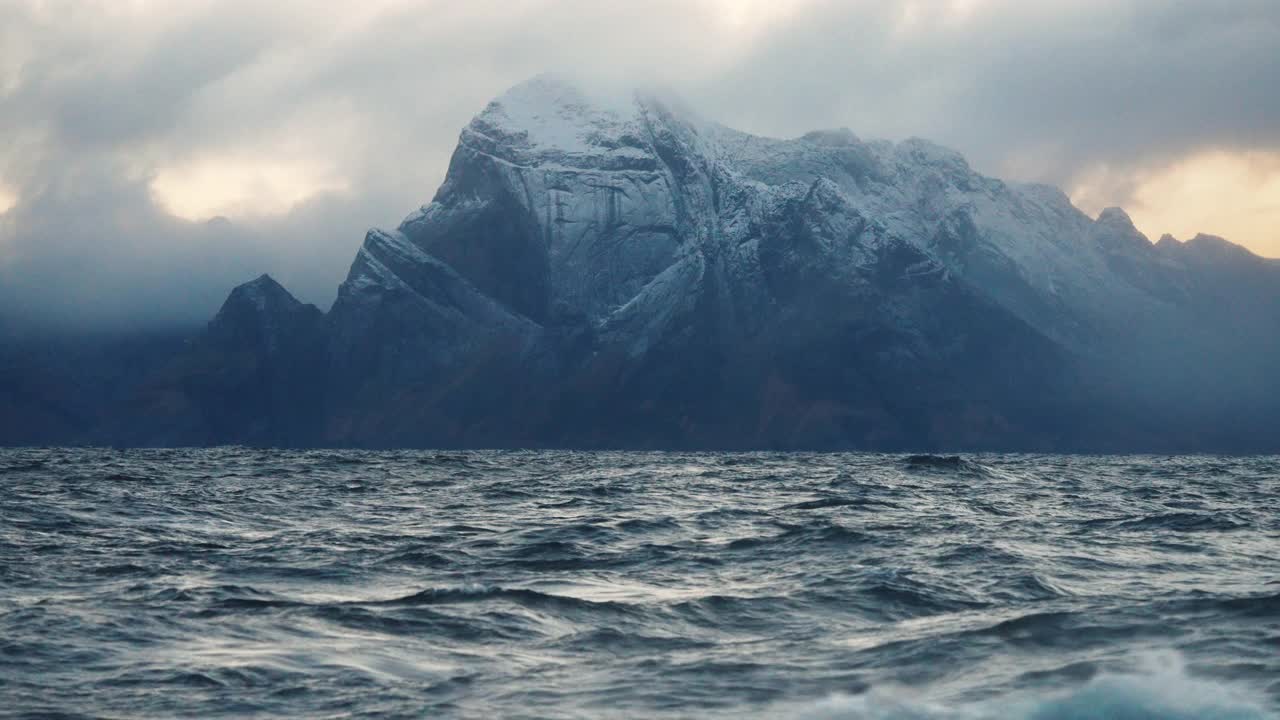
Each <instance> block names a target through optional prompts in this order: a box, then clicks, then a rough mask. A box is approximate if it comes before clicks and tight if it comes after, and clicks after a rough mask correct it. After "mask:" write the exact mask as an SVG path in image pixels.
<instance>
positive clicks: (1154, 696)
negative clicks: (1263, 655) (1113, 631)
mask: <svg viewBox="0 0 1280 720" xmlns="http://www.w3.org/2000/svg"><path fill="white" fill-rule="evenodd" d="M1143 665H1144V666H1145V667H1144V668H1143V669H1142V670H1141V671H1139V672H1134V673H1128V674H1110V675H1098V676H1096V677H1094V678H1093V679H1092V680H1090V681H1089V682H1087V683H1085V684H1083V685H1081V686H1080V687H1078V688H1076V689H1075V690H1072V691H1068V692H1062V693H1053V694H1049V695H1044V696H1041V697H1030V698H1028V697H996V698H990V699H986V700H982V701H976V702H971V703H966V704H959V705H956V704H947V703H940V702H939V703H934V702H929V701H927V700H922V699H920V698H919V697H918V696H914V697H913V693H909V692H906V691H904V690H875V689H873V690H872V691H870V692H867V693H864V694H862V695H858V696H852V697H850V696H835V697H831V698H828V699H826V700H822V701H820V702H817V703H815V704H813V705H811V706H809V707H805V708H799V709H796V710H795V711H794V712H790V713H786V715H788V716H791V717H794V718H796V719H797V720H1277V718H1278V717H1280V716H1277V715H1276V714H1275V713H1273V712H1269V711H1268V710H1266V709H1265V707H1266V704H1265V702H1264V701H1263V700H1261V699H1260V698H1258V697H1255V692H1254V691H1252V690H1251V689H1248V688H1242V687H1238V686H1233V685H1228V684H1225V683H1220V682H1214V681H1210V680H1207V679H1203V678H1198V677H1195V676H1192V675H1190V674H1188V673H1187V671H1186V670H1185V668H1184V667H1183V665H1182V663H1181V661H1179V660H1177V659H1176V658H1173V657H1171V656H1161V657H1158V658H1155V659H1150V658H1149V659H1146V660H1144V662H1143Z"/></svg>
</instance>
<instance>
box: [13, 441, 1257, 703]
mask: <svg viewBox="0 0 1280 720" xmlns="http://www.w3.org/2000/svg"><path fill="white" fill-rule="evenodd" d="M0 716H4V717H32V718H35V717H42V718H267V717H273V718H274V717H291V718H292V717H303V718H453V717H457V718H485V719H494V718H826V719H831V718H874V719H883V720H891V719H901V720H908V719H913V720H921V719H928V720H932V719H952V718H955V719H961V718H967V719H975V720H987V719H992V720H994V719H996V718H1000V719H1013V720H1085V719H1087V718H1105V719H1110V720H1158V719H1165V718H1176V719H1186V720H1191V719H1193V718H1220V719H1226V720H1253V719H1258V718H1280V458H1277V457H1216V456H1204V457H1200V456H1197V457H1157V456H1123V457H1121V456H1112V457H1100V456H1064V455H959V456H948V455H885V454H796V453H768V452H765V453H742V454H725V453H670V452H652V453H650V452H558V451H557V452H546V451H477V452H423V451H413V452H407V451H406V452H357V451H345V450H344V451H334V450H316V451H281V450H258V449H246V448H215V449H179V450H115V449H83V448H63V449H59V448H47V449H10V450H0Z"/></svg>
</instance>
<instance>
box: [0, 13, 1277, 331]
mask: <svg viewBox="0 0 1280 720" xmlns="http://www.w3.org/2000/svg"><path fill="white" fill-rule="evenodd" d="M777 7H778V6H777V5H776V4H774V3H766V2H754V3H752V2H749V3H747V4H746V5H742V4H734V3H731V2H728V0H725V2H722V3H715V2H711V1H710V0H708V2H705V3H702V4H695V3H690V2H673V1H672V2H657V3H647V4H640V3H634V4H632V3H626V4H623V3H595V2H592V3H587V2H526V3H505V2H504V3H496V2H492V3H491V2H478V3H465V4H464V3H448V2H416V3H415V2H388V3H385V4H384V5H382V6H380V5H378V4H376V3H372V4H371V3H369V2H361V3H354V2H353V3H349V4H345V5H344V4H328V5H324V6H318V5H316V4H313V3H293V4H290V3H284V4H279V3H260V2H259V3H251V2H239V1H234V0H233V1H229V2H217V3H213V2H203V3H199V2H193V3H160V2H150V3H147V2H137V1H136V0H135V1H134V2H132V3H126V2H123V0H122V2H119V3H103V4H98V5H94V4H89V3H85V2H76V3H61V2H43V3H35V2H27V1H26V0H11V1H10V2H9V3H5V4H3V5H0V41H2V42H0V45H3V47H2V48H0V133H2V134H3V137H5V138H6V141H5V143H4V144H3V146H0V190H4V189H7V190H8V191H10V192H11V193H12V194H14V195H16V196H17V198H18V204H17V205H16V206H15V207H14V208H13V209H12V210H10V211H9V212H8V213H6V214H5V215H3V216H0V304H3V308H4V309H3V310H0V312H6V311H7V313H8V314H10V315H14V314H17V315H20V316H22V317H25V318H28V319H31V318H40V319H47V320H50V321H56V322H61V323H79V324H98V325H103V324H123V325H129V324H145V323H154V322H158V321H165V322H175V321H195V320H202V319H204V318H206V317H207V316H208V314H209V313H211V312H212V311H213V310H215V309H216V307H217V303H218V301H219V300H220V298H221V297H222V296H223V295H224V294H225V292H226V290H227V289H228V287H229V286H230V285H231V284H234V283H235V282H238V281H240V280H244V279H248V278H250V277H253V276H255V275H257V274H258V273H259V272H262V271H270V272H272V273H273V274H275V275H277V277H279V278H280V279H281V280H282V281H284V282H285V283H286V284H287V285H288V286H289V287H291V288H292V289H294V290H295V291H297V292H298V294H299V295H300V296H302V297H303V299H306V300H310V301H315V302H318V303H320V304H322V305H324V304H326V303H327V302H328V301H330V300H331V299H332V296H333V290H334V287H335V286H336V283H337V282H338V281H340V279H341V278H342V276H343V275H344V273H345V271H346V267H347V265H348V264H349V262H350V260H351V257H352V255H353V253H354V251H355V248H356V247H357V246H358V244H359V242H360V240H361V238H362V236H363V231H364V229H365V228H366V227H368V226H370V225H393V224H395V223H396V222H397V220H398V219H399V218H400V217H401V216H403V215H404V214H405V213H407V212H408V211H409V210H411V209H413V208H414V207H416V206H417V205H419V204H421V203H423V202H426V201H428V200H429V199H430V197H431V195H432V194H433V193H434V190H435V187H436V185H437V184H438V183H439V181H440V180H441V178H442V175H443V172H444V169H445V166H446V163H447V161H448V157H449V154H450V152H451V151H452V148H453V144H454V143H455V142H456V138H457V134H458V131H459V129H460V128H461V126H462V125H463V124H465V123H466V121H467V120H468V118H469V117H470V116H471V115H472V114H474V113H475V112H476V111H478V110H479V109H480V108H482V107H483V106H484V104H485V102H486V101H487V100H488V99H490V98H491V97H492V96H494V95H495V94H497V93H499V92H501V91H502V90H503V89H504V88H505V87H507V86H509V85H511V84H513V83H515V82H518V81H520V80H522V79H524V78H526V77H528V76H530V75H533V74H536V73H537V72H540V71H543V70H568V71H570V72H575V73H577V74H579V75H587V76H591V77H594V78H597V79H599V80H601V81H607V82H614V83H624V82H626V83H631V82H634V83H660V84H666V85H670V86H673V87H674V88H675V89H676V90H677V91H679V92H681V93H682V94H684V95H685V96H687V97H688V98H689V99H690V100H691V101H692V102H693V104H694V105H695V106H697V107H699V108H700V109H701V110H702V112H703V113H704V114H705V115H707V116H708V117H711V118H714V119H718V120H720V121H722V122H725V123H726V124H729V125H735V126H739V127H742V128H744V129H748V130H752V131H756V132H763V133H768V134H775V135H796V134H799V133H801V132H804V131H805V130H808V129H811V128H814V127H829V126H849V127H851V128H852V129H853V130H854V131H855V132H857V133H858V134H860V135H862V136H864V137H890V138H902V137H907V136H911V135H920V136H925V137H931V138H933V139H936V140H938V141H940V142H943V143H945V144H949V145H952V146H954V147H956V148H958V149H960V150H962V151H963V152H965V153H966V154H968V155H969V156H970V157H971V159H972V160H973V161H974V164H975V165H976V166H978V167H979V168H981V169H983V170H986V171H989V172H993V173H1002V174H1012V175H1013V176H1015V177H1018V178H1021V179H1030V180H1042V181H1049V182H1055V183H1059V184H1070V183H1072V182H1073V181H1074V180H1075V179H1076V178H1077V177H1078V176H1079V175H1080V174H1081V173H1083V172H1085V171H1087V170H1088V169H1089V168H1091V167H1093V166H1096V165H1098V164H1099V163H1107V164H1109V165H1111V166H1113V167H1118V168H1121V169H1125V168H1128V169H1131V170H1137V169H1141V168H1152V167H1159V166H1161V165H1162V164H1168V163H1170V162H1172V161H1174V160H1176V159H1177V158H1179V157H1182V156H1184V155H1186V154H1188V153H1190V152H1193V151H1195V150H1197V149H1203V148H1228V149H1245V148H1248V149H1267V150H1272V149H1276V148H1280V53H1277V52H1276V48H1277V47H1280V4H1277V3H1275V2H1270V1H1268V2H1262V1H1255V0H1242V1H1240V2H1233V3H1208V2H1205V3H1177V4H1175V3H1168V2H1157V1H1156V0H1131V1H1129V2H1107V3H1102V2H1083V3H1080V2H1043V3H1025V2H1019V3H1014V2H1003V1H1001V0H987V1H986V2H983V1H982V0H970V2H967V3H964V2H941V1H940V2H905V1H904V2H896V3H895V2H858V3H853V2H825V3H824V2H808V3H801V4H800V5H798V6H797V7H796V8H794V9H792V10H789V11H778V10H777ZM913 8H914V10H913ZM219 158H230V160H228V162H262V163H266V164H271V163H284V164H288V163H295V164H296V163H298V162H300V161H301V160H305V161H307V162H306V163H303V164H304V165H308V166H311V165H314V166H317V167H323V168H324V169H325V170H326V172H328V173H330V174H333V175H334V176H336V177H337V178H338V179H339V180H341V185H342V187H343V188H345V189H342V190H329V191H325V192H319V193H318V194H313V195H312V196H311V197H309V198H307V199H305V200H304V201H303V202H301V203H300V204H298V205H296V206H294V207H292V209H290V210H287V211H281V209H280V208H272V209H270V211H262V212H256V213H255V212H246V213H244V214H243V216H235V217H232V222H231V223H223V222H218V223H213V224H208V223H204V222H191V221H187V220H183V219H179V218H177V217H174V216H172V215H171V214H170V213H169V212H168V211H167V210H166V209H165V206H164V205H163V204H161V203H160V202H159V201H158V199H157V194H156V193H155V192H154V187H153V181H154V180H155V179H156V178H157V177H161V176H163V174H164V173H166V172H172V171H173V170H174V169H175V168H184V167H193V166H199V164H200V163H202V162H210V161H211V159H212V160H218V159H219ZM1112 176H1113V177H1120V178H1124V177H1126V173H1124V172H1120V173H1113V174H1112ZM1123 184H1124V183H1123V180H1122V181H1120V182H1118V183H1117V187H1116V188H1114V189H1111V190H1109V192H1111V193H1112V194H1113V195H1114V197H1115V202H1123V201H1124V200H1125V199H1126V198H1125V194H1126V192H1127V190H1126V188H1125V187H1123Z"/></svg>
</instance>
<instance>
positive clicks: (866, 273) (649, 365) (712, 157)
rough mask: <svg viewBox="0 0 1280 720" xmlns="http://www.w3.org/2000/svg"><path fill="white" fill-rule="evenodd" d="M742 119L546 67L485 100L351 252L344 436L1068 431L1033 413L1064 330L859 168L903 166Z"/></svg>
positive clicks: (339, 351)
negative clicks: (699, 113)
mask: <svg viewBox="0 0 1280 720" xmlns="http://www.w3.org/2000/svg"><path fill="white" fill-rule="evenodd" d="M748 139H749V138H748V136H742V135H741V134H737V133H734V132H733V131H730V130H728V129H725V128H721V127H719V126H715V125H711V124H708V123H705V122H703V121H701V120H700V119H698V118H697V117H696V116H694V115H692V114H691V113H689V112H687V111H685V110H682V109H679V107H678V106H677V105H675V104H673V103H670V102H667V101H664V100H662V99H659V98H656V97H652V96H646V95H636V96H633V97H630V98H627V99H625V100H623V101H621V102H613V103H602V104H596V103H594V102H593V101H590V100H588V99H587V98H586V97H585V96H584V95H583V94H582V93H581V92H580V91H578V90H576V89H574V88H573V87H570V86H567V85H565V84H563V83H560V82H558V81H556V80H553V79H549V78H539V79H536V80H534V81H531V82H529V83H526V84H524V85H522V86H519V87H517V88H515V89H513V90H512V91H511V92H510V93H508V94H507V95H505V96H503V97H502V98H499V99H498V100H496V101H495V102H494V103H492V104H490V106H489V107H488V108H486V109H485V111H484V112H482V113H481V114H480V115H479V116H477V118H476V119H475V120H474V121H473V122H472V123H471V124H470V125H469V126H468V127H467V128H466V129H465V130H464V131H463V133H462V136H461V139H460V142H459V146H458V149H457V151H456V152H455V154H454V157H453V160H452V162H451V164H450V169H449V173H448V177H447V179H446V181H445V183H444V185H443V186H442V187H441V189H440V191H439V192H438V193H437V196H436V198H435V200H434V201H433V202H432V203H431V204H430V205H428V206H426V207H424V208H423V209H422V210H420V211H418V212H416V213H414V214H413V215H411V216H410V217H408V218H407V219H406V220H405V221H404V222H403V223H402V224H401V225H400V227H399V228H398V229H397V230H396V231H389V232H385V231H373V232H371V233H370V234H369V236H368V237H367V238H366V241H365V243H364V246H363V247H362V249H361V251H360V253H359V255H358V257H357V259H356V262H355V263H354V264H353V266H352V269H351V273H350V274H349V276H348V279H347V281H346V283H344V285H343V287H342V289H341V291H340V293H339V298H338V301H337V302H336V303H335V306H334V309H333V311H332V313H331V317H330V327H331V333H330V355H331V358H332V360H331V377H330V380H331V387H333V388H335V391H334V396H333V398H332V401H331V406H330V410H331V416H330V419H329V422H330V425H329V427H328V433H329V435H328V440H329V441H332V442H352V443H357V444H367V443H375V444H376V443H380V442H391V443H392V444H403V443H410V444H431V443H433V442H443V443H446V444H455V443H458V444H510V443H513V442H521V443H527V444H581V445H639V446H738V447H758V446H805V445H810V446H812V445H818V446H833V447H834V446H848V445H883V446H909V445H911V444H913V443H916V444H921V443H923V444H929V443H933V444H940V443H952V444H957V443H959V444H981V443H982V442H983V440H984V438H986V439H991V438H996V437H998V438H1000V439H1001V440H1002V441H1007V442H1017V443H1022V444H1028V445H1035V444H1044V445H1047V444H1051V443H1052V442H1053V436H1054V434H1055V433H1056V432H1058V430H1057V429H1056V428H1054V427H1050V426H1049V425H1046V424H1044V423H1037V422H1032V421H1031V420H1030V416H1031V415H1036V416H1037V417H1038V416H1040V415H1042V414H1043V408H1048V407H1053V406H1055V401H1056V400H1055V399H1056V398H1057V397H1058V395H1059V394H1060V393H1061V391H1062V386H1063V384H1064V382H1065V380H1064V378H1069V377H1070V366H1071V359H1070V357H1069V354H1068V353H1067V352H1065V350H1064V348H1061V347H1059V346H1057V345H1055V343H1054V342H1053V341H1052V340H1050V339H1049V338H1047V337H1045V336H1044V335H1043V334H1041V333H1038V332H1036V331H1035V330H1034V329H1033V328H1032V327H1031V326H1029V325H1028V324H1027V322H1026V320H1025V319H1023V318H1022V317H1019V315H1018V314H1016V313H1013V312H1010V311H1009V310H1008V309H1007V308H1005V307H1002V306H1001V305H1000V304H999V303H997V302H993V301H992V300H991V298H990V297H989V295H994V294H995V293H983V292H978V291H976V290H975V289H974V288H973V287H971V286H969V285H966V284H965V283H963V282H962V281H961V279H960V278H959V277H957V276H956V275H955V273H954V272H953V267H952V266H951V265H948V264H947V263H946V262H944V260H945V259H946V257H947V256H942V254H941V253H934V252H931V248H930V247H927V246H924V247H922V246H920V245H917V244H915V243H913V242H911V241H910V240H909V238H908V235H907V233H908V232H909V231H913V230H914V227H911V228H908V227H907V226H906V225H904V223H903V222H902V221H899V220H894V219H892V218H890V220H889V221H886V220H884V219H883V218H878V217H874V216H873V215H872V213H874V212H881V211H882V209H881V208H880V207H879V206H877V205H875V204H874V203H870V202H868V201H867V197H870V195H867V194H866V193H863V192H862V191H861V190H859V192H858V193H852V192H850V190H851V189H857V188H858V182H864V183H870V182H872V181H873V180H872V179H871V178H872V176H874V178H875V180H874V181H875V182H880V183H893V182H897V181H899V180H900V179H901V176H903V175H904V174H906V170H904V169H902V168H900V167H890V166H889V162H888V160H886V158H885V157H883V155H884V154H885V153H886V152H888V151H887V150H885V149H884V148H879V147H875V148H870V149H868V147H867V146H863V145H862V144H860V143H859V142H858V141H857V140H856V138H853V137H852V135H851V134H850V133H847V132H844V133H840V132H828V133H818V134H812V135H810V136H806V138H804V139H801V140H799V141H793V142H791V143H781V144H778V146H777V147H773V148H770V149H766V150H764V151H759V150H758V149H757V150H750V149H744V144H745V143H747V141H748ZM760 142H762V143H765V142H768V143H773V142H774V141H764V140H760ZM921 147H922V148H926V149H927V151H928V152H929V153H934V154H938V153H940V151H938V150H936V149H934V148H932V146H927V147H926V146H923V145H921ZM914 152H922V151H914ZM789 153H794V154H798V155H799V156H800V157H799V159H795V160H792V159H789V158H788V154H789ZM930 157H932V156H930ZM941 157H942V158H943V160H944V162H943V166H942V167H941V169H940V170H939V171H938V172H940V173H942V174H945V175H947V176H948V177H951V176H955V177H958V178H959V179H958V180H957V181H958V182H962V183H972V182H973V180H972V178H971V177H970V175H971V173H969V171H968V169H967V166H966V165H964V164H963V161H962V160H958V158H957V157H956V156H952V155H946V154H942V155H941ZM766 158H767V159H770V160H771V162H770V163H768V164H766V163H765V159H766ZM895 162H896V161H895ZM921 162H923V161H921ZM819 171H826V172H819ZM833 176H834V177H835V179H833ZM921 182H922V184H924V185H926V186H927V185H929V183H928V182H926V181H921ZM859 193H861V194H859ZM903 202H906V203H908V204H912V205H913V206H915V205H918V204H919V203H920V202H922V201H920V200H918V199H916V198H911V199H909V200H904V201H903ZM936 204H939V205H940V207H939V208H938V209H937V210H936V211H935V212H936V214H937V215H938V222H939V223H940V224H941V223H942V222H944V221H946V220H947V219H948V217H949V216H950V217H952V218H953V220H954V222H956V223H959V224H961V225H963V224H964V223H966V222H967V223H968V225H969V226H970V227H971V226H972V224H973V223H972V220H971V218H970V217H969V216H968V215H963V214H960V215H958V216H957V214H956V213H953V212H951V210H950V209H949V208H943V207H941V204H942V202H941V201H940V200H939V201H937V203H936ZM904 211H905V210H904ZM882 214H883V213H882ZM957 217H958V219H956V218H957ZM935 231H936V229H935ZM969 233H970V236H966V237H962V238H959V239H958V240H957V242H958V243H959V242H965V241H968V242H972V241H973V237H972V234H973V232H972V230H969ZM935 234H936V232H935ZM958 252H963V253H965V254H966V256H967V257H972V256H974V255H975V254H978V253H980V252H981V251H980V250H975V249H973V248H971V247H967V246H966V247H962V248H959V249H958ZM957 267H958V265H957ZM1025 292H1027V293H1030V292H1031V290H1029V289H1028V290H1026V291H1025ZM1010 359H1017V361H1016V362H1015V363H1014V364H1015V365H1017V366H1016V367H1010V362H1009V360H1010ZM495 388H496V389H500V390H501V392H500V393H499V394H497V395H496V396H495V394H494V392H493V390H494V389H495ZM1028 393H1030V394H1031V395H1030V396H1034V397H1038V398H1040V399H1041V401H1042V402H1041V407H1040V409H1035V408H1030V407H1029V406H1028V404H1027V403H1026V402H1025V400H1024V399H1025V398H1026V397H1028ZM388 408H395V410H394V411H390V412H388ZM962 416H963V417H968V418H969V420H968V421H961V420H959V419H958V418H960V417H962ZM534 419H536V421H535V420H534Z"/></svg>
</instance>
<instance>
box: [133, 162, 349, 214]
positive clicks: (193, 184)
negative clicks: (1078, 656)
mask: <svg viewBox="0 0 1280 720" xmlns="http://www.w3.org/2000/svg"><path fill="white" fill-rule="evenodd" d="M346 189H347V184H346V182H345V181H343V180H342V179H341V178H338V177H336V176H335V175H333V174H332V173H329V172H326V171H324V170H323V169H321V168H318V167H312V166H308V165H306V164H301V163H287V162H278V161H268V160H254V159H242V158H233V157H227V158H206V159H202V160H198V161H195V162H192V163H190V164H187V165H183V166H179V167H174V168H167V169H163V170H161V171H159V172H158V173H157V174H156V176H155V179H154V180H152V182H151V191H152V193H153V194H154V196H155V198H156V200H157V201H158V202H159V203H160V204H161V205H163V206H164V208H165V209H166V210H168V211H169V212H170V213H173V214H174V215H177V216H178V217H181V218H185V219H187V220H207V219H209V218H212V217H216V216H218V215H225V216H229V217H245V216H262V215H279V214H282V213H286V212H288V211H289V210H291V209H292V208H294V207H295V206H297V205H298V204H299V203H302V202H304V201H306V200H308V199H310V198H312V197H314V196H316V195H318V194H320V193H323V192H334V191H342V190H346Z"/></svg>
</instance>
